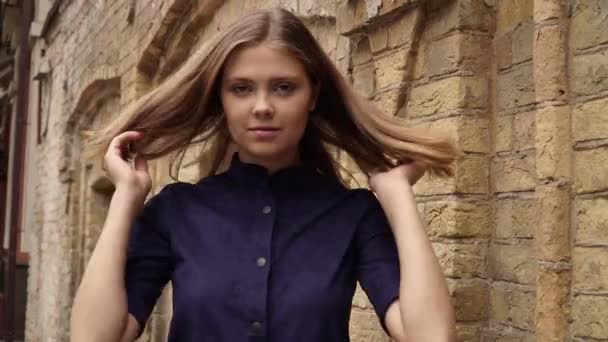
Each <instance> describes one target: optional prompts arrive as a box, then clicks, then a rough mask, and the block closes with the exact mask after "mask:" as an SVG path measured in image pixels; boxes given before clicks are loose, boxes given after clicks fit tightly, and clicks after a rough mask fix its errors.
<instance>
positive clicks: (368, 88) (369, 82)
mask: <svg viewBox="0 0 608 342" xmlns="http://www.w3.org/2000/svg"><path fill="white" fill-rule="evenodd" d="M374 78H375V73H374V66H373V65H372V64H371V63H368V64H364V65H361V66H356V67H355V68H354V69H353V81H354V87H355V88H356V89H357V90H358V91H359V92H361V93H362V94H363V95H364V96H366V97H368V98H371V97H372V96H373V95H374V92H375V79H374Z"/></svg>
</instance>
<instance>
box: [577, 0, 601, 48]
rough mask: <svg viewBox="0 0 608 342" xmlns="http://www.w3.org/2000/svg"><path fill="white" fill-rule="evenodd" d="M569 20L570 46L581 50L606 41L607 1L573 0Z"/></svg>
mask: <svg viewBox="0 0 608 342" xmlns="http://www.w3.org/2000/svg"><path fill="white" fill-rule="evenodd" d="M572 9H573V10H572V20H571V22H570V47H571V48H573V49H576V50H583V49H586V48H590V47H593V46H596V45H599V44H604V43H606V42H608V25H606V21H607V20H608V3H607V2H606V1H604V0H575V1H573V4H572Z"/></svg>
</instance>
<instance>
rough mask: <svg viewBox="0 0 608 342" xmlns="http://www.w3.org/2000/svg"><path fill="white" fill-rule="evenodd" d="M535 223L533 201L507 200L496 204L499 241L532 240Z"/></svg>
mask: <svg viewBox="0 0 608 342" xmlns="http://www.w3.org/2000/svg"><path fill="white" fill-rule="evenodd" d="M534 221H535V206H534V201H533V200H525V199H522V200H518V199H513V200H512V199H507V200H501V201H498V202H496V221H495V222H496V233H495V236H496V238H497V239H512V238H531V237H532V236H533V229H534V227H533V223H534Z"/></svg>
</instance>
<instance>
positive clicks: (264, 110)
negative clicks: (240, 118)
mask: <svg viewBox="0 0 608 342" xmlns="http://www.w3.org/2000/svg"><path fill="white" fill-rule="evenodd" d="M253 114H254V115H255V116H259V117H272V116H273V115H274V109H273V108H272V105H271V103H270V101H268V97H267V96H266V95H265V94H260V95H259V96H258V97H257V99H256V102H255V106H254V108H253Z"/></svg>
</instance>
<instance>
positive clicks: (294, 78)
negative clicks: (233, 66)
mask: <svg viewBox="0 0 608 342" xmlns="http://www.w3.org/2000/svg"><path fill="white" fill-rule="evenodd" d="M300 79H301V77H298V76H278V77H271V78H270V79H269V81H270V82H280V81H292V82H294V81H299V80H300ZM225 82H246V83H255V81H254V80H252V79H251V78H247V77H238V76H237V77H229V78H226V79H225Z"/></svg>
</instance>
